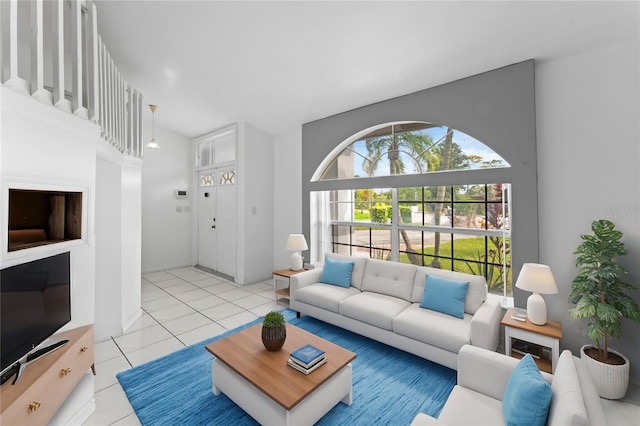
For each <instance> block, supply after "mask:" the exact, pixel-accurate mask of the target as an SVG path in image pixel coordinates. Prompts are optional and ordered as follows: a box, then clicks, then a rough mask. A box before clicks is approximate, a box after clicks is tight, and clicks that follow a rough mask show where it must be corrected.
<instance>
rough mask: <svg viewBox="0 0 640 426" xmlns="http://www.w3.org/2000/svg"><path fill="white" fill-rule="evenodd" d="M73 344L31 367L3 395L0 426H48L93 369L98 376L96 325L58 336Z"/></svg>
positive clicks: (6, 388)
mask: <svg viewBox="0 0 640 426" xmlns="http://www.w3.org/2000/svg"><path fill="white" fill-rule="evenodd" d="M55 337H56V339H68V340H69V343H67V344H66V345H64V346H62V347H60V348H59V349H57V350H55V351H53V352H51V353H50V354H47V355H43V356H42V357H40V358H39V359H37V360H35V361H33V362H32V363H31V364H29V365H28V366H27V367H26V368H25V370H24V372H23V373H22V376H21V377H20V380H19V381H18V383H16V384H15V385H12V382H13V378H12V379H10V380H9V381H7V382H6V383H5V384H3V385H2V388H1V392H0V404H1V407H2V408H1V411H0V424H2V425H3V426H9V425H27V424H28V425H30V426H31V425H46V424H47V423H49V420H50V419H51V418H52V417H53V415H54V414H55V413H56V411H58V408H59V407H60V406H61V405H62V403H63V402H64V401H65V399H66V398H67V397H68V396H69V394H70V393H71V391H73V389H74V388H75V386H76V385H77V384H78V382H79V381H80V379H82V376H84V374H85V372H86V371H87V370H88V369H89V368H91V370H92V371H93V374H94V375H95V374H96V372H95V361H94V359H95V344H94V337H93V325H85V326H83V327H78V328H74V329H73V330H68V331H64V332H61V333H58V334H56V335H55Z"/></svg>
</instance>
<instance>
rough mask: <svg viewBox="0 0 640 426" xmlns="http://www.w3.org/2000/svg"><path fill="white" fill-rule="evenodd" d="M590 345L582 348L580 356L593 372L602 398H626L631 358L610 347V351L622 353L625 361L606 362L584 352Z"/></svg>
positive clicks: (592, 374)
mask: <svg viewBox="0 0 640 426" xmlns="http://www.w3.org/2000/svg"><path fill="white" fill-rule="evenodd" d="M590 346H591V345H585V346H583V347H582V348H580V358H581V359H582V361H583V362H584V364H585V365H586V366H587V369H588V370H589V372H590V373H591V377H592V378H593V381H594V383H595V385H596V387H597V388H598V393H599V394H600V396H601V397H602V398H606V399H621V398H624V396H625V394H626V393H627V387H628V386H629V369H630V363H629V359H628V358H627V357H626V356H624V355H622V354H621V353H620V352H618V351H614V350H612V349H609V352H613V353H614V354H616V355H620V356H621V357H622V358H623V359H624V361H625V363H624V364H623V365H609V364H605V363H603V362H600V361H596V360H595V359H593V358H591V357H590V356H589V355H587V354H585V353H584V349H585V348H587V347H590Z"/></svg>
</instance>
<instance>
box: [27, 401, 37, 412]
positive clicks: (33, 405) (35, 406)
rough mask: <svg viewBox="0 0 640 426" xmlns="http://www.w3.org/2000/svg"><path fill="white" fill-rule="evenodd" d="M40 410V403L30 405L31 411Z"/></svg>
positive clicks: (35, 402) (34, 402)
mask: <svg viewBox="0 0 640 426" xmlns="http://www.w3.org/2000/svg"><path fill="white" fill-rule="evenodd" d="M38 408H40V403H39V402H38V401H33V402H32V403H31V404H29V411H36V410H37V409H38Z"/></svg>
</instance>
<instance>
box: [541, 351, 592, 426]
mask: <svg viewBox="0 0 640 426" xmlns="http://www.w3.org/2000/svg"><path fill="white" fill-rule="evenodd" d="M551 392H552V394H553V397H552V398H551V407H550V408H549V418H548V421H547V424H548V425H549V426H552V425H571V426H578V425H588V424H589V418H588V417H587V410H586V408H585V405H584V400H583V398H582V386H581V385H580V380H579V378H578V372H577V369H576V365H575V363H574V359H573V355H572V354H571V352H570V351H568V350H565V351H563V352H562V353H561V354H560V358H559V359H558V364H557V365H556V370H555V373H554V374H553V381H552V382H551Z"/></svg>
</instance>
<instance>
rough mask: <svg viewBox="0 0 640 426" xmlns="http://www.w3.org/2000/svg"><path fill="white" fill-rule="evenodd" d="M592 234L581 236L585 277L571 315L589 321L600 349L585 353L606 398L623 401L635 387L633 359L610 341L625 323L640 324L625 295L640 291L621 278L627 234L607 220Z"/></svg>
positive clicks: (578, 282)
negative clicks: (629, 388)
mask: <svg viewBox="0 0 640 426" xmlns="http://www.w3.org/2000/svg"><path fill="white" fill-rule="evenodd" d="M591 230H592V231H593V234H592V235H581V236H580V238H582V243H581V244H580V245H579V246H578V248H577V249H576V251H575V252H574V254H576V255H577V256H576V266H577V267H578V268H579V273H578V276H576V277H575V279H574V280H573V283H572V284H571V293H570V294H569V300H570V301H571V302H572V303H574V304H575V307H574V308H572V309H569V314H570V315H571V317H572V318H574V319H577V318H587V319H588V321H589V325H588V329H587V335H588V336H589V338H590V339H591V340H593V341H594V342H595V345H585V346H583V347H582V348H581V351H580V352H581V358H582V359H584V360H585V361H584V362H585V364H586V365H587V367H588V368H589V371H590V372H591V375H592V376H593V379H594V381H595V382H596V386H597V387H598V392H599V393H600V396H601V397H603V398H607V399H620V398H623V397H624V395H625V394H626V392H627V386H628V385H629V367H630V366H629V360H628V359H627V357H625V356H624V355H623V354H621V353H619V352H616V351H614V350H612V349H610V348H609V337H620V336H621V334H622V321H623V319H624V318H627V319H630V320H632V321H636V322H640V307H639V306H638V304H637V303H636V302H635V301H634V300H633V299H632V298H631V297H630V296H629V295H627V294H626V293H625V291H634V290H638V287H637V286H635V285H633V284H630V283H627V282H625V281H624V280H623V279H622V278H621V276H623V275H625V274H627V271H626V270H625V268H624V267H623V266H622V265H620V264H619V263H618V262H616V260H615V258H617V257H618V256H625V255H626V254H627V250H626V248H625V247H624V243H623V242H622V241H620V239H621V238H622V232H620V231H619V230H617V229H615V225H614V224H613V223H612V222H611V221H609V220H605V219H600V220H595V221H593V223H592V224H591Z"/></svg>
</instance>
